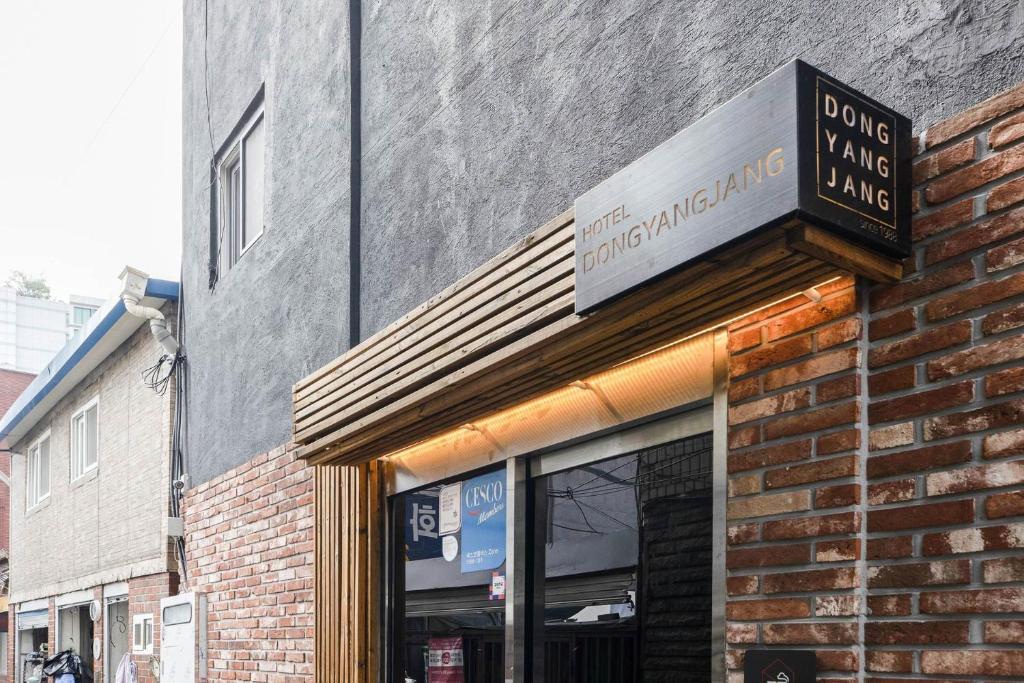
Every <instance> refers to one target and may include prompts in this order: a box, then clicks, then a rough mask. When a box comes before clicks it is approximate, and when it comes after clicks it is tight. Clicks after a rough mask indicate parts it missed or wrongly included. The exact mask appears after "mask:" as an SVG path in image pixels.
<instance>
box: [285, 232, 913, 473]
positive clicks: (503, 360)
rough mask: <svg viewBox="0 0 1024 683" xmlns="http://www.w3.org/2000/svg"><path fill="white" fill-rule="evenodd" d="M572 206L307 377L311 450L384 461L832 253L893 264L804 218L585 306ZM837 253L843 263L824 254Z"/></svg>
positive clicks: (653, 341)
mask: <svg viewBox="0 0 1024 683" xmlns="http://www.w3.org/2000/svg"><path fill="white" fill-rule="evenodd" d="M571 218H572V216H571V212H567V213H566V214H563V215H562V216H560V217H559V218H558V219H555V220H554V221H552V222H550V223H548V224H547V225H546V226H544V227H543V228H542V229H541V230H539V231H538V232H537V233H535V234H534V235H532V236H531V237H530V238H528V239H527V240H524V241H523V242H521V243H519V244H517V245H515V246H514V247H512V248H510V249H509V250H506V252H505V253H503V254H502V255H500V256H499V257H497V258H495V259H493V260H492V261H490V262H488V263H487V264H484V265H483V266H481V267H480V268H478V269H477V270H476V271H474V272H473V273H472V274H471V275H470V276H467V277H466V278H464V279H463V280H460V281H459V282H458V283H456V284H455V285H452V286H451V287H449V288H448V289H446V290H445V292H442V293H441V294H439V295H438V296H435V297H432V298H431V299H430V300H428V301H427V302H426V303H424V304H423V305H422V306H420V307H418V308H417V309H416V310H414V311H412V312H410V313H409V314H408V315H406V316H404V317H403V318H402V319H400V320H399V321H397V322H396V323H394V324H393V325H391V326H389V327H387V328H386V329H384V330H382V331H381V332H379V333H377V334H376V335H374V336H373V337H372V338H371V339H369V340H367V341H366V342H364V343H363V344H360V345H359V346H358V347H356V348H355V349H352V350H351V351H350V352H348V353H347V354H345V355H344V356H342V357H341V358H340V359H338V360H337V361H335V362H334V363H332V364H330V365H329V366H327V367H325V368H323V369H322V370H321V371H318V372H317V373H314V374H313V375H311V376H310V377H309V378H307V379H305V380H303V381H302V382H300V383H299V384H297V385H296V388H295V425H294V429H295V433H294V438H295V441H296V442H297V443H298V444H300V448H299V454H300V455H301V456H302V457H306V458H310V459H311V460H312V461H313V462H318V463H319V462H326V461H328V460H330V459H335V458H337V459H338V461H339V462H359V461H363V460H366V459H372V458H374V457H377V456H380V455H383V454H385V453H387V452H389V450H390V449H393V448H397V447H401V446H404V445H407V444H409V443H411V442H413V441H415V440H417V439H422V438H425V437H427V436H429V435H430V434H431V433H436V431H437V430H441V429H446V428H450V427H452V426H457V424H458V422H457V421H458V420H467V419H471V418H472V416H473V415H480V414H482V412H484V411H491V410H495V409H498V408H500V407H504V406H507V405H511V403H514V402H515V401H520V400H524V399H526V398H529V397H530V396H531V395H536V394H538V393H541V392H543V391H546V390H548V389H551V388H553V387H555V386H558V385H560V384H564V383H567V382H568V381H572V380H573V379H577V378H578V377H579V376H582V374H585V373H587V372H591V371H594V370H597V369H600V368H601V367H605V366H607V365H608V364H613V363H616V362H619V361H621V360H625V359H627V358H629V357H630V356H632V355H636V354H638V353H643V352H645V351H648V350H650V349H652V348H655V347H656V346H658V345H661V344H664V343H667V342H668V341H671V340H672V339H676V338H679V337H680V336H682V335H685V334H687V333H692V332H695V331H697V330H698V329H701V328H702V327H706V326H708V325H712V324H717V323H720V322H722V321H723V320H725V319H728V318H730V317H732V316H734V315H736V314H738V313H740V312H741V311H742V310H744V309H749V308H750V307H751V306H754V305H758V304H759V303H761V302H764V301H765V300H766V299H768V298H771V297H778V296H780V295H783V294H787V293H790V292H792V291H794V290H795V288H796V287H797V286H800V287H806V286H808V285H813V284H815V283H816V279H817V281H820V280H821V279H824V278H826V277H828V276H829V275H830V274H834V273H836V272H838V270H837V268H836V265H834V264H838V266H839V267H841V268H845V269H847V270H856V269H858V268H860V269H861V270H860V271H859V272H865V271H864V269H865V268H873V269H874V270H875V271H884V270H885V269H886V268H889V267H892V264H889V263H886V262H884V260H882V261H880V260H878V258H877V257H874V256H873V255H871V254H868V253H866V252H864V250H857V249H850V250H848V251H846V252H842V250H841V249H840V247H841V246H842V243H841V241H837V242H835V243H833V242H830V243H829V245H828V246H829V249H827V250H822V249H818V248H815V249H811V248H810V247H808V244H810V243H811V242H812V241H813V240H810V238H809V237H808V235H810V236H811V237H813V236H814V235H816V234H817V233H816V232H814V231H808V230H804V229H803V228H804V227H805V226H804V225H803V224H801V223H799V222H797V221H793V222H791V223H790V224H787V225H785V226H781V227H778V228H774V229H772V230H768V231H765V232H762V233H761V234H759V235H754V236H749V237H747V238H746V239H745V240H744V242H743V243H742V244H736V245H733V246H731V247H729V248H728V249H725V250H723V251H722V252H721V253H718V254H717V255H714V256H712V257H708V258H705V259H703V260H702V261H699V262H695V263H692V264H689V265H688V266H687V267H686V268H684V269H682V270H681V271H680V272H677V273H675V274H673V275H669V276H667V277H664V278H661V279H660V280H657V281H655V282H653V283H651V284H648V285H646V286H644V287H642V288H640V289H638V290H637V291H636V292H634V293H632V294H630V295H629V296H628V297H625V298H623V299H620V300H618V301H614V302H612V303H610V304H608V305H607V306H605V307H604V308H602V309H600V310H598V311H597V312H595V313H593V314H591V315H588V316H576V315H575V314H574V312H573V303H574V297H575V291H574V273H573V262H572V258H573V253H572V246H573V245H572V236H573V229H574V226H573V224H572V222H571ZM816 244H817V243H816V242H815V243H814V244H812V245H811V246H815V245H816ZM808 251H811V252H812V253H811V254H808V253H805V252H808ZM830 253H831V254H835V258H832V259H831V261H832V262H833V264H828V263H826V262H825V261H823V260H822V258H825V256H827V255H828V254H830ZM822 254H824V255H825V256H823V255H822ZM816 256H817V258H816ZM862 257H863V258H862ZM867 257H871V259H872V260H871V261H870V263H869V262H868V261H867V260H865V259H866V258H867ZM897 265H898V264H897Z"/></svg>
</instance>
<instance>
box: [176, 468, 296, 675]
mask: <svg viewBox="0 0 1024 683" xmlns="http://www.w3.org/2000/svg"><path fill="white" fill-rule="evenodd" d="M184 515H185V529H186V534H187V542H188V562H189V581H190V584H191V586H190V587H191V589H192V590H194V591H195V592H196V593H205V594H206V595H207V598H208V600H209V611H208V614H209V617H208V619H209V631H208V633H209V636H208V637H209V680H217V681H228V680H230V681H261V682H263V683H284V682H285V681H301V680H312V674H313V543H314V539H313V471H312V468H307V467H306V466H305V464H304V463H303V462H302V461H298V460H296V458H295V456H294V454H293V453H292V452H289V451H287V450H286V449H284V448H280V449H276V450H274V451H272V452H270V453H269V454H264V455H261V456H259V457H257V458H255V459H253V460H251V461H250V462H248V463H246V464H244V465H242V466H239V467H236V468H235V469H233V470H231V471H229V472H227V473H225V474H224V475H222V476H220V477H218V478H217V479H214V480H213V481H210V482H207V483H205V484H203V485H201V486H198V487H196V488H195V489H193V490H192V491H190V492H189V494H188V496H187V498H186V501H185V511H184Z"/></svg>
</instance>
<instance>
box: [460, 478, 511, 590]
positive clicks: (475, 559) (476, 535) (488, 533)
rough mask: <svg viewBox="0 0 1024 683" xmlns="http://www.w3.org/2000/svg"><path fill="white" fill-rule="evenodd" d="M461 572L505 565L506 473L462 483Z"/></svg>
mask: <svg viewBox="0 0 1024 683" xmlns="http://www.w3.org/2000/svg"><path fill="white" fill-rule="evenodd" d="M461 516H462V573H463V574H468V573H470V572H479V571H487V570H490V569H497V568H498V567H500V566H501V565H502V564H503V563H504V562H505V471H504V470H500V471H498V472H491V473H489V474H484V475H481V476H479V477H475V478H473V479H470V480H469V481H465V482H463V483H462V515H461Z"/></svg>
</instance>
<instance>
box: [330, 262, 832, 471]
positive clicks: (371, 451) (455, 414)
mask: <svg viewBox="0 0 1024 683" xmlns="http://www.w3.org/2000/svg"><path fill="white" fill-rule="evenodd" d="M835 274H836V272H835V270H834V269H833V268H831V267H829V266H827V265H825V264H820V263H815V262H811V261H805V262H804V263H803V264H802V265H800V266H796V267H794V270H793V272H792V275H791V276H787V277H786V278H784V279H785V281H784V282H781V281H779V280H778V279H776V280H775V281H774V282H772V283H770V284H772V285H773V286H772V287H771V288H770V289H765V290H763V292H764V293H763V296H762V297H761V298H760V299H753V300H751V307H752V308H753V307H756V306H758V305H761V304H764V303H768V302H769V301H773V300H776V299H778V298H780V297H781V296H786V295H789V294H792V293H796V292H799V291H802V290H804V289H807V288H808V287H810V286H812V285H815V284H819V283H821V282H822V281H823V280H825V279H828V278H830V277H832V276H834V275H835ZM730 315H731V314H730ZM730 315H726V316H723V317H722V318H720V319H715V318H709V319H707V320H706V321H705V322H703V323H701V324H700V325H698V327H705V326H710V325H712V324H714V323H716V322H722V321H724V319H726V318H727V317H730ZM666 327H667V326H666ZM662 332H664V328H663V329H662ZM669 338H670V337H664V335H660V336H652V337H651V339H652V340H658V339H661V340H662V341H664V340H665V339H669ZM630 341H637V340H630ZM657 345H658V344H657V343H656V342H655V341H652V342H651V343H650V344H647V345H645V346H646V347H647V348H651V347H654V346H657ZM628 348H629V344H628V343H626V342H625V341H623V342H620V344H618V345H615V346H613V347H612V348H611V349H609V350H607V351H606V352H604V353H601V354H597V355H594V356H588V357H585V358H583V359H578V360H577V361H576V362H566V361H563V362H561V363H559V364H557V365H555V366H553V367H551V368H540V369H537V370H534V371H533V372H531V373H527V374H524V375H522V376H521V377H518V378H516V379H511V380H509V381H508V382H506V383H501V384H499V385H498V386H497V387H496V388H494V389H491V390H483V389H482V387H481V386H480V385H472V389H470V391H472V392H474V397H473V399H472V400H471V401H470V400H467V401H463V402H459V401H458V400H456V398H457V397H456V396H453V395H449V394H442V393H440V392H439V398H437V399H433V400H432V399H425V400H423V401H422V402H420V403H418V404H417V405H416V407H415V410H414V412H413V413H412V414H411V415H410V416H409V418H410V422H409V428H408V429H400V430H396V431H395V434H394V435H393V436H391V437H383V438H380V439H379V440H373V441H372V442H371V443H370V445H369V447H367V446H362V445H360V446H355V447H353V448H351V450H350V449H349V447H350V446H351V442H345V441H341V442H339V446H340V447H341V449H343V450H346V451H349V452H347V453H346V454H345V455H344V456H343V457H342V460H341V462H361V461H364V460H367V459H370V458H373V457H376V456H377V455H379V454H380V453H390V452H392V451H395V450H398V449H399V448H403V447H405V446H408V445H410V444H412V443H415V442H416V441H419V440H421V439H424V438H427V437H429V436H431V435H433V434H437V433H439V432H441V431H444V430H446V429H451V428H453V427H457V426H460V425H462V424H465V423H466V422H468V421H471V420H472V419H474V418H477V417H480V416H483V415H486V414H488V413H491V412H494V411H497V410H500V409H501V408H505V407H508V406H511V405H515V404H516V403H520V402H522V401H523V400H526V399H527V398H530V397H532V396H534V395H536V394H537V393H540V391H539V390H538V388H547V389H551V388H555V387H558V386H564V385H565V384H568V383H569V382H570V381H572V380H573V379H575V378H577V377H580V376H584V375H586V374H588V373H589V372H592V371H594V370H596V369H600V368H603V367H608V366H610V365H613V364H614V363H615V362H616V361H618V360H621V359H622V358H623V357H624V356H623V354H624V353H625V352H624V351H623V349H628ZM627 355H635V354H627ZM429 391H430V389H429V388H428V389H425V390H424V393H425V394H428V393H429ZM404 422H405V416H404V415H401V416H394V415H392V416H390V417H389V418H388V424H389V425H394V424H402V423H404Z"/></svg>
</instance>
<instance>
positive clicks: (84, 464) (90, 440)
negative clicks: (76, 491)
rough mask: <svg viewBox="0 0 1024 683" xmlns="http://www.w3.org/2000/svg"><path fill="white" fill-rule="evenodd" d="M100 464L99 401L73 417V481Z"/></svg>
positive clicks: (80, 409) (80, 410) (91, 403)
mask: <svg viewBox="0 0 1024 683" xmlns="http://www.w3.org/2000/svg"><path fill="white" fill-rule="evenodd" d="M98 462H99V399H97V398H94V399H93V400H91V401H89V402H88V403H86V404H85V405H84V406H82V407H81V408H79V409H78V411H77V412H76V413H75V414H74V415H72V416H71V481H75V480H76V479H78V478H79V477H81V476H82V475H83V474H85V473H86V472H89V471H90V470H93V469H95V468H96V465H97V463H98Z"/></svg>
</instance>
